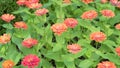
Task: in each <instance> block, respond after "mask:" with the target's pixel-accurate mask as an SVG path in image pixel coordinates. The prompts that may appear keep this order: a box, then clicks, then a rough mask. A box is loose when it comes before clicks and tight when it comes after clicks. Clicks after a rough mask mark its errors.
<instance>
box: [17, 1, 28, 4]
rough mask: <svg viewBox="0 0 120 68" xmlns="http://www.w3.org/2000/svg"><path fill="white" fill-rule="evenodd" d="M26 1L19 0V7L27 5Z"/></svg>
mask: <svg viewBox="0 0 120 68" xmlns="http://www.w3.org/2000/svg"><path fill="white" fill-rule="evenodd" d="M25 2H26V0H18V1H17V4H18V5H25Z"/></svg>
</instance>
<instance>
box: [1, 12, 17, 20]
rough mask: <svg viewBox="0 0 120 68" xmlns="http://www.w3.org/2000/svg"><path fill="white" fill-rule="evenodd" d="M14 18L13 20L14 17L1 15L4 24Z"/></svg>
mask: <svg viewBox="0 0 120 68" xmlns="http://www.w3.org/2000/svg"><path fill="white" fill-rule="evenodd" d="M14 18H15V16H14V15H12V14H3V15H2V16H1V19H2V20H4V21H6V22H10V21H11V20H13V19H14Z"/></svg>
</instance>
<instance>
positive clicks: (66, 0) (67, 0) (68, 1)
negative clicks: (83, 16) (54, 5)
mask: <svg viewBox="0 0 120 68" xmlns="http://www.w3.org/2000/svg"><path fill="white" fill-rule="evenodd" d="M63 2H64V3H71V1H70V0H63Z"/></svg>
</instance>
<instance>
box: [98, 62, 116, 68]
mask: <svg viewBox="0 0 120 68" xmlns="http://www.w3.org/2000/svg"><path fill="white" fill-rule="evenodd" d="M97 68H116V66H115V64H114V63H113V62H110V61H103V62H101V63H99V64H98V66H97Z"/></svg>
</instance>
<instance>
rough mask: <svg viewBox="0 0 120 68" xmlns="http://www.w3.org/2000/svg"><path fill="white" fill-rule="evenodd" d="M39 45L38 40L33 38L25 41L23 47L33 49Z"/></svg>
mask: <svg viewBox="0 0 120 68" xmlns="http://www.w3.org/2000/svg"><path fill="white" fill-rule="evenodd" d="M36 44H38V41H37V40H36V39H33V38H28V39H25V40H23V42H22V45H23V46H25V47H27V48H31V47H32V46H34V45H36Z"/></svg>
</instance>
